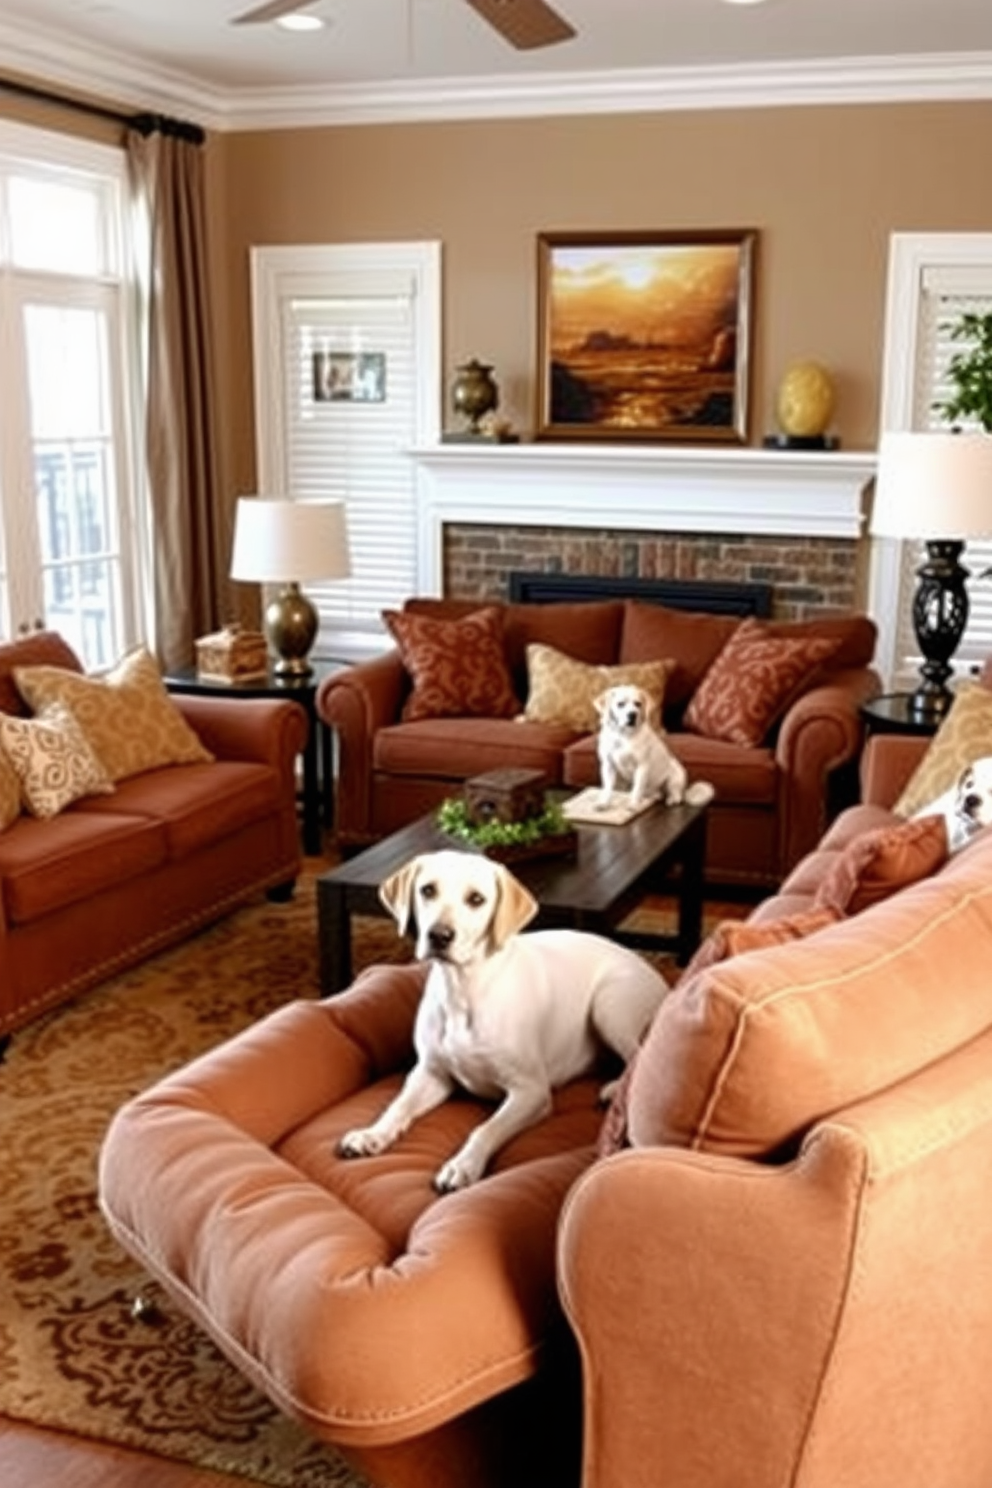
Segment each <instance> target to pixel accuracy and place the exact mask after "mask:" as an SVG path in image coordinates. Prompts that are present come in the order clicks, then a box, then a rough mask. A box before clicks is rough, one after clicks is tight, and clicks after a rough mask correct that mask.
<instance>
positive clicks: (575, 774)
mask: <svg viewBox="0 0 992 1488" xmlns="http://www.w3.org/2000/svg"><path fill="white" fill-rule="evenodd" d="M667 737H668V743H669V745H670V746H671V749H672V752H673V753H674V754H675V755H676V757H677V758H678V759H680V760H681V761H682V763H683V765H685V767H686V769H687V770H688V772H689V779H690V780H708V781H709V782H710V784H711V785H712V786H713V788H714V790H715V791H716V804H719V805H724V806H725V805H726V804H727V803H728V802H730V801H733V802H736V803H738V804H746V805H748V806H769V805H772V804H774V802H775V801H776V799H777V796H778V787H779V772H778V767H777V766H776V764H775V752H774V750H772V749H767V748H764V747H762V748H760V749H745V748H743V747H742V746H741V745H740V744H728V743H726V742H725V741H724V740H722V739H704V738H703V737H702V735H701V734H682V733H674V734H669V735H668V736H667ZM561 777H562V782H563V783H564V784H565V785H567V786H575V787H578V788H579V789H584V788H585V786H587V785H595V784H597V783H598V781H599V757H598V755H597V753H596V736H595V735H587V736H586V737H585V738H582V739H577V740H576V741H575V742H574V743H573V744H569V745H567V747H566V748H565V751H564V755H563V758H562V766H561Z"/></svg>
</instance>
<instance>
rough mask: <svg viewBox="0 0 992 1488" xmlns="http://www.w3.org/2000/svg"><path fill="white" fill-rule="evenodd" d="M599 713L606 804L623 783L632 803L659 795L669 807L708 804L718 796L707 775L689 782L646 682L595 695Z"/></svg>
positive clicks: (604, 800) (602, 801) (611, 688)
mask: <svg viewBox="0 0 992 1488" xmlns="http://www.w3.org/2000/svg"><path fill="white" fill-rule="evenodd" d="M595 706H596V711H597V713H598V714H599V736H598V740H597V746H596V747H597V753H598V755H599V775H600V781H601V784H602V792H601V795H600V802H601V804H602V805H603V806H604V807H606V806H609V804H610V802H611V801H612V799H613V796H614V793H615V792H616V791H617V790H619V789H620V788H621V787H622V788H624V789H625V790H627V791H629V793H630V801H631V804H632V805H638V804H640V802H641V801H646V800H649V799H653V798H654V797H658V798H659V799H661V800H662V801H664V802H665V803H666V805H668V806H680V805H681V804H682V803H683V802H685V803H686V804H687V805H689V806H705V805H706V803H707V802H708V801H712V799H713V795H714V791H713V786H712V785H711V784H710V783H709V781H707V780H697V781H695V782H694V783H693V784H692V785H690V784H689V776H688V772H687V771H686V768H685V766H684V765H683V764H682V762H681V760H679V759H676V757H675V755H674V754H673V753H672V751H671V750H670V749H669V747H668V745H667V744H666V742H665V739H664V736H663V735H662V734H661V732H660V731H659V730H658V729H656V728H655V727H654V725H653V723H652V721H651V712H652V707H653V704H652V700H651V697H650V696H649V694H648V693H646V692H645V691H644V689H643V687H634V686H632V685H630V684H629V683H625V684H622V685H620V686H617V687H608V688H607V689H606V691H605V692H602V693H600V695H599V697H598V698H596V700H595Z"/></svg>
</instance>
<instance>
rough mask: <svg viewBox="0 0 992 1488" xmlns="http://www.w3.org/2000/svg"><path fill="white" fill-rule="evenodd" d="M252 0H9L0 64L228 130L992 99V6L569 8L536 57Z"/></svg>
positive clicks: (426, 1) (444, 30) (442, 6)
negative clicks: (283, 23) (257, 18)
mask: <svg viewBox="0 0 992 1488" xmlns="http://www.w3.org/2000/svg"><path fill="white" fill-rule="evenodd" d="M252 3H253V0H0V69H2V71H3V72H5V73H10V72H20V73H27V74H28V75H32V76H36V77H38V76H40V77H42V78H46V79H50V80H53V81H58V82H61V83H62V84H63V85H67V86H68V85H73V84H75V85H85V84H87V83H88V84H90V85H91V86H95V87H98V88H99V89H100V91H101V92H102V93H109V95H110V96H112V97H115V98H117V99H120V100H121V101H122V102H125V103H128V104H131V103H133V104H135V105H136V106H141V107H150V108H160V109H171V111H173V112H180V113H183V114H184V115H185V116H186V117H192V118H198V119H199V120H200V121H201V122H204V123H208V124H211V123H212V124H214V125H216V126H218V127H246V126H248V125H250V124H252V123H268V124H270V125H271V124H275V123H287V124H288V123H299V122H305V121H307V120H308V119H309V120H311V121H312V122H322V121H323V120H330V121H332V122H333V121H334V120H336V119H343V118H348V117H353V118H355V119H357V120H361V119H374V118H386V117H403V116H406V117H418V116H419V117H431V116H433V117H439V116H459V115H467V114H473V113H501V112H503V113H507V112H518V113H520V112H531V113H533V112H547V111H555V112H562V111H565V110H567V109H569V108H571V109H573V110H574V111H579V110H581V109H587V108H593V109H595V108H601V109H605V108H608V107H611V108H624V107H626V108H634V107H644V108H655V107H662V108H664V107H673V106H692V105H694V104H696V103H699V104H702V105H704V106H714V104H719V103H721V102H727V103H740V102H748V101H750V102H759V101H766V100H767V101H771V102H784V101H785V102H787V101H815V100H817V99H821V100H822V101H847V100H848V99H849V98H857V97H879V98H893V97H992V3H990V0H766V3H764V4H727V3H724V0H555V5H556V8H557V9H558V10H559V11H560V13H561V14H562V15H563V16H565V17H566V18H567V19H568V20H569V21H570V22H571V23H572V25H573V26H574V27H575V28H576V30H577V31H578V36H577V37H576V38H575V39H574V40H571V41H569V42H565V43H563V44H561V45H559V46H555V47H550V48H547V49H543V50H540V51H532V52H517V51H514V50H513V49H512V48H511V47H509V46H508V45H507V44H506V43H505V42H504V41H502V39H501V38H500V37H499V36H498V35H497V34H496V33H495V31H493V30H492V28H491V27H489V26H487V25H486V24H485V22H483V21H482V20H481V19H480V18H479V17H478V16H477V15H476V14H475V13H474V12H473V11H472V10H471V9H470V7H469V6H468V5H467V4H465V3H464V0H315V3H314V4H313V5H312V6H310V7H308V8H309V9H310V10H311V11H312V13H313V14H315V15H319V16H321V17H322V18H323V19H324V20H325V22H326V26H325V28H324V29H323V30H322V31H318V32H306V33H290V32H287V31H283V30H281V29H280V28H278V27H276V26H274V25H258V26H234V25H231V24H230V22H231V20H232V18H233V17H234V16H236V15H238V14H239V13H240V12H242V11H243V10H246V9H248V8H250V6H251V4H252ZM301 3H302V0H301Z"/></svg>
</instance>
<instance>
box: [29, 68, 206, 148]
mask: <svg viewBox="0 0 992 1488" xmlns="http://www.w3.org/2000/svg"><path fill="white" fill-rule="evenodd" d="M0 90H2V91H3V92H5V93H16V94H17V95H18V96H19V97H20V98H32V99H34V100H36V101H37V102H39V103H51V104H54V105H55V106H56V108H65V109H75V111H76V112H77V113H81V114H90V115H92V116H93V117H94V118H97V119H109V120H110V122H111V123H112V124H123V126H124V128H125V129H135V130H137V132H138V133H139V134H154V133H155V132H156V131H158V133H160V134H167V135H172V136H173V137H174V138H175V139H181V140H186V141H187V143H188V144H191V145H202V144H203V141H204V140H205V139H206V134H205V133H204V131H203V130H202V129H201V128H200V126H199V124H188V123H187V122H186V121H185V120H183V119H170V118H169V117H168V116H167V115H165V114H153V113H140V114H125V113H122V112H121V111H120V110H119V109H112V108H107V107H106V106H105V105H103V104H99V103H86V102H84V101H83V100H82V99H80V98H67V97H66V96H65V95H64V94H61V93H53V92H51V91H50V90H49V89H48V88H40V87H37V86H36V85H35V84H34V83H18V82H14V81H13V80H11V79H8V78H0Z"/></svg>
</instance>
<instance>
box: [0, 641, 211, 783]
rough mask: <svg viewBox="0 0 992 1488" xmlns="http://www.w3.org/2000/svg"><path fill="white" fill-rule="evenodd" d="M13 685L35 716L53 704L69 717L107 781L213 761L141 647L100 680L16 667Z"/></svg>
mask: <svg viewBox="0 0 992 1488" xmlns="http://www.w3.org/2000/svg"><path fill="white" fill-rule="evenodd" d="M14 681H15V682H16V683H17V687H18V691H19V692H20V694H21V696H22V697H23V698H24V700H25V702H27V703H28V704H30V706H31V707H32V708H33V709H34V710H35V712H36V713H40V712H41V710H42V709H43V708H48V707H50V706H51V704H52V703H61V704H62V706H63V707H65V708H67V709H68V710H69V712H70V713H72V715H73V717H74V718H75V719H76V721H77V722H78V724H79V726H80V728H81V729H82V731H83V733H84V734H85V735H86V738H87V739H88V741H89V743H90V746H91V748H92V749H93V751H94V753H95V754H96V755H97V757H98V758H99V760H100V762H101V763H102V765H103V767H104V769H105V770H106V772H107V774H108V775H109V776H110V778H111V780H124V779H126V778H127V777H128V776H129V775H139V774H141V772H142V771H143V770H155V769H158V768H159V766H161V765H190V764H198V763H207V762H209V761H210V760H212V759H213V755H212V754H211V753H210V751H209V749H206V748H205V747H204V745H203V744H201V742H200V740H199V739H198V738H197V736H196V734H195V733H194V732H193V730H192V729H191V728H190V726H189V724H188V723H187V722H186V720H185V718H184V717H183V715H182V714H181V713H180V711H179V709H178V708H177V707H176V705H175V703H174V702H173V700H172V698H171V697H170V696H169V694H168V693H167V692H166V690H165V684H164V683H163V681H162V676H161V673H160V672H159V669H158V663H157V662H156V661H155V658H154V657H153V656H152V655H151V654H150V653H149V652H148V651H147V650H146V649H145V647H144V646H139V647H137V648H136V649H135V650H133V651H129V652H128V653H127V655H126V656H124V657H122V659H121V660H120V661H119V662H118V663H117V665H116V666H115V667H113V668H112V669H111V671H109V672H107V673H105V674H104V675H103V676H99V677H93V676H84V675H82V674H81V673H78V672H68V671H65V670H64V669H63V668H61V667H53V666H35V667H15V669H14Z"/></svg>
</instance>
